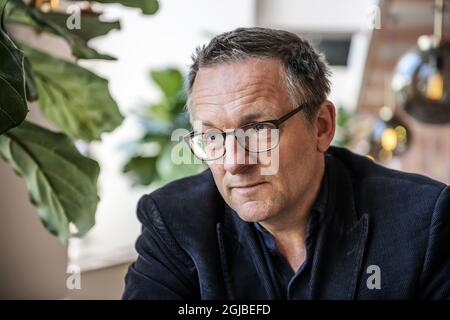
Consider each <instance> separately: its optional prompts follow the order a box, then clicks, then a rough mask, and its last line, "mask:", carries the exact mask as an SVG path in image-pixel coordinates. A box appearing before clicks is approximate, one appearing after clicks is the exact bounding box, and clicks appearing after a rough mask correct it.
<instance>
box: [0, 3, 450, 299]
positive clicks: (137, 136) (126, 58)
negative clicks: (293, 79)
mask: <svg viewBox="0 0 450 320" xmlns="http://www.w3.org/2000/svg"><path fill="white" fill-rule="evenodd" d="M120 2H121V1H97V2H93V1H90V2H88V1H23V3H24V5H25V6H30V7H32V8H33V10H35V11H33V12H36V11H37V12H38V13H41V15H40V16H38V15H33V13H31V17H32V19H36V20H34V21H35V22H33V23H34V25H33V23H31V22H30V21H29V20H27V19H26V16H24V15H20V13H21V12H22V13H23V12H24V13H27V14H28V13H30V11H29V10H28V11H27V9H26V8H24V7H20V6H19V5H18V6H17V8H16V9H15V10H13V9H11V10H10V11H9V12H8V14H7V15H6V18H5V22H6V29H7V31H8V34H9V35H10V36H11V38H13V39H14V41H16V42H20V43H25V44H26V46H30V47H31V48H33V49H27V48H28V47H23V48H24V49H23V50H24V51H25V53H26V56H27V58H28V59H29V61H30V62H31V69H32V71H33V72H34V74H35V78H36V80H37V81H36V82H37V89H38V90H37V91H38V93H39V99H38V100H36V101H35V102H31V103H29V104H28V108H29V110H30V112H29V114H28V116H27V120H30V121H32V122H34V123H36V124H39V125H40V126H42V127H44V128H48V129H51V130H60V131H61V132H63V133H65V134H67V136H68V137H70V138H71V141H73V142H74V144H75V146H76V148H77V150H78V151H79V152H80V153H81V154H83V155H84V156H85V157H89V158H91V159H93V160H95V161H96V162H97V163H98V164H99V167H100V173H99V176H98V182H97V187H98V195H99V197H100V200H99V202H98V204H97V206H96V207H95V206H94V212H93V214H95V224H93V223H92V225H93V226H92V228H89V230H88V231H87V232H86V233H85V234H84V235H83V237H81V238H76V237H75V238H74V237H72V238H70V239H69V240H68V241H65V239H62V236H61V233H58V232H59V231H58V230H56V231H55V230H50V232H49V230H47V229H51V228H50V227H49V225H48V224H45V223H44V224H43V223H41V219H40V215H38V214H37V210H36V208H35V207H34V206H33V204H32V203H31V202H30V200H29V193H30V190H29V189H30V187H29V185H28V184H26V183H25V181H24V179H22V178H21V177H19V176H17V175H16V174H15V173H14V170H13V168H12V166H10V165H9V164H8V162H6V161H0V181H1V183H0V257H1V258H0V299H119V298H120V297H121V293H122V290H123V286H124V282H123V278H124V276H125V273H126V270H127V268H128V266H129V264H130V263H131V262H132V261H133V260H134V259H135V258H136V253H135V250H134V242H135V240H136V237H137V236H138V235H139V232H140V224H139V222H138V221H137V219H136V204H137V201H138V199H139V198H140V197H141V196H142V195H143V194H145V193H149V192H151V191H152V190H154V189H155V188H157V187H158V186H161V185H162V184H164V183H166V182H168V181H171V180H174V179H177V178H180V177H183V176H186V175H190V174H194V173H196V172H199V171H201V170H202V169H203V168H204V167H203V166H202V165H177V164H174V163H172V162H171V160H170V154H171V150H172V147H173V146H174V143H175V142H173V141H171V137H170V134H171V132H172V131H173V130H174V129H175V128H185V129H189V124H188V121H187V119H186V117H185V115H184V113H183V107H184V104H185V98H184V96H183V94H182V86H183V81H184V75H185V72H186V70H187V67H188V65H189V64H190V57H191V54H192V53H193V51H194V49H195V47H196V46H198V45H201V44H204V43H207V42H208V41H209V40H210V39H211V38H212V37H214V36H215V35H217V34H219V33H222V32H224V31H229V30H231V29H234V28H236V27H249V26H261V27H270V28H279V29H284V30H288V31H291V32H294V33H296V34H298V35H300V36H301V37H304V38H306V39H308V40H310V42H311V43H312V44H313V45H314V46H315V47H316V48H317V49H319V50H320V51H322V52H323V53H324V55H325V57H326V59H327V61H328V62H329V64H330V65H331V69H332V73H333V76H332V93H331V96H330V100H332V101H333V102H334V103H335V105H336V106H337V107H338V119H337V122H338V128H337V134H336V137H335V140H334V142H333V143H334V144H335V145H339V146H345V147H348V148H350V149H351V150H353V151H355V152H357V153H360V154H363V155H366V156H368V157H370V158H372V159H373V160H374V161H377V162H379V163H381V164H382V165H385V166H387V167H391V168H395V169H399V170H403V171H408V172H415V173H419V174H424V175H428V176H430V177H432V178H434V179H437V180H440V181H442V182H444V183H447V184H448V183H449V182H450V165H449V164H450V111H449V110H450V47H449V44H448V43H449V41H450V10H449V9H448V8H449V7H450V1H447V2H448V3H446V1H432V0H380V1H374V0H341V1H333V0H316V1H314V2H312V1H306V0H276V1H275V0H228V1H207V0H159V1H158V2H156V1H149V2H148V4H149V6H148V7H145V6H143V5H123V4H125V1H122V2H123V4H120ZM143 2H146V1H143ZM131 3H134V2H133V1H131ZM73 6H78V9H76V8H74V7H73ZM21 10H22V11H21ZM77 10H78V11H77ZM74 12H75V16H76V12H79V18H80V20H79V22H80V26H81V29H79V30H78V31H77V30H76V29H75V30H71V29H70V28H69V30H70V32H72V33H73V32H75V31H77V32H79V34H77V35H76V36H77V37H79V38H75V37H74V38H70V39H76V40H77V41H78V40H79V39H82V40H84V44H83V45H86V48H90V49H92V50H94V51H95V52H94V53H93V51H88V50H87V49H86V48H84V47H83V49H86V50H85V51H83V54H85V56H80V54H79V55H77V54H76V51H74V48H75V46H74V45H73V43H71V42H70V41H68V40H67V37H66V38H64V37H62V36H61V34H62V33H59V34H55V32H50V31H49V28H51V27H52V26H53V25H52V24H49V25H47V26H42V25H41V26H38V27H36V25H35V24H36V21H37V23H38V24H39V21H40V20H39V19H41V18H40V17H41V16H43V17H44V18H45V19H50V20H51V21H58V20H57V19H58V17H60V18H61V15H60V16H58V14H59V13H63V14H66V15H67V16H64V15H63V17H64V19H66V18H67V17H68V16H70V15H71V14H73V13H74ZM36 17H38V18H36ZM41 20H42V19H41ZM41 22H42V21H41ZM42 23H44V22H42ZM119 24H120V28H119ZM55 30H58V29H57V28H55ZM82 32H84V33H82ZM87 33H91V34H89V35H87ZM76 45H78V42H76ZM21 48H22V47H21ZM27 50H28V51H27ZM30 50H31V51H30ZM32 50H39V52H43V53H45V54H49V55H51V56H52V57H55V59H58V61H60V60H63V61H68V62H71V63H72V64H73V65H75V66H78V67H80V68H82V70H89V71H91V72H92V73H93V74H95V75H97V76H99V77H100V78H103V79H106V80H107V81H108V82H107V86H105V87H101V86H98V87H94V85H92V83H93V82H92V83H91V82H89V81H88V82H86V83H84V84H80V83H81V80H80V79H82V78H83V77H84V75H82V74H81V73H80V74H75V71H73V72H74V73H73V74H75V75H74V76H73V77H72V76H71V75H70V72H72V71H71V70H69V69H68V67H67V65H64V64H61V63H59V64H58V63H57V61H56V60H52V59H54V58H49V57H48V56H39V55H38V54H37V53H36V52H34V51H32ZM100 53H101V54H105V55H108V56H111V57H115V58H116V60H111V59H109V58H107V57H105V56H103V57H99V56H98V55H99V54H100ZM89 54H92V55H94V57H90V58H89V57H88V55H89ZM50 62H51V63H53V65H52V64H50ZM57 66H65V68H66V69H64V68H62V67H61V68H62V69H61V70H62V71H61V72H63V73H62V74H63V75H67V77H66V76H62V77H60V78H57V76H58V74H57V72H58V70H59V69H58V67H57ZM45 72H47V77H48V78H45V77H44V75H45ZM41 74H43V75H42V76H41ZM52 79H53V84H52V85H53V86H55V87H58V86H57V85H58V84H59V85H61V86H62V87H64V86H66V85H67V88H68V89H67V90H72V89H71V88H75V86H76V88H77V90H78V91H77V97H78V98H74V99H79V100H78V103H80V104H81V105H83V104H89V103H90V102H89V101H97V103H98V101H104V100H101V99H100V98H101V97H100V96H101V95H103V96H105V91H106V93H107V94H108V96H107V97H108V99H109V95H110V98H111V99H112V100H111V101H113V102H114V104H115V105H116V108H117V114H116V115H114V117H115V119H117V121H115V123H114V124H111V125H110V126H109V127H108V128H107V129H104V130H102V131H101V132H100V133H99V134H97V135H96V136H95V137H92V138H91V137H87V138H86V137H84V136H83V135H82V134H81V135H80V134H79V135H77V133H76V132H75V130H73V131H70V130H69V129H68V126H66V125H64V121H62V120H61V118H62V117H56V116H54V113H52V112H49V108H50V107H49V106H48V105H49V101H50V100H51V99H52V97H53V98H54V97H55V92H58V91H53V93H52V92H50V89H48V88H49V87H48V86H50V83H52ZM96 79H97V78H96ZM78 81H79V82H78ZM69 82H70V83H71V85H73V86H69ZM73 82H76V84H73ZM46 88H47V90H48V91H49V92H45V90H46ZM55 90H56V89H55ZM74 90H75V89H74ZM108 91H109V92H108ZM47 95H48V96H47ZM52 95H53V96H52ZM84 95H85V96H84ZM97 96H98V97H97ZM63 97H64V95H63ZM80 97H84V99H85V100H81V98H80ZM61 99H63V98H61ZM55 101H62V100H57V99H56V98H55ZM67 101H68V102H67V103H68V105H69V102H70V101H71V100H70V99H69V98H67ZM69 107H70V105H69ZM69 107H68V108H69ZM93 108H95V106H93ZM108 112H111V111H108ZM105 114H106V113H105ZM112 117H113V115H111V114H108V115H105V116H104V118H100V120H99V123H100V124H98V126H100V125H103V124H105V123H108V121H109V122H112V120H111V118H112ZM86 121H87V120H86ZM80 130H82V129H80ZM4 155H5V154H4ZM10 162H11V161H10ZM41 218H42V215H41ZM44 220H45V219H44ZM46 227H47V228H46ZM69 227H70V228H76V227H79V225H76V226H74V225H73V224H69ZM55 235H57V237H55ZM58 238H59V239H58Z"/></svg>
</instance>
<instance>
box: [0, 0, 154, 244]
mask: <svg viewBox="0 0 450 320" xmlns="http://www.w3.org/2000/svg"><path fill="white" fill-rule="evenodd" d="M57 3H58V2H57V1H50V0H0V156H1V157H2V158H3V159H4V160H5V161H7V162H8V163H9V164H10V165H11V166H12V168H13V169H14V171H15V172H16V173H17V174H18V175H20V176H21V177H22V178H23V179H24V181H25V184H26V186H27V189H28V194H29V197H30V200H31V202H32V203H33V204H34V205H35V206H36V208H37V213H38V215H39V217H40V219H41V221H42V223H43V224H44V226H45V227H46V228H47V229H48V231H49V232H50V233H52V234H54V235H55V236H56V237H57V238H58V239H59V240H60V241H61V242H62V243H65V242H66V241H67V239H69V238H70V237H72V236H78V237H81V236H83V235H84V234H86V232H88V231H89V230H90V229H91V228H92V226H93V225H94V223H95V212H96V208H97V204H98V201H99V197H98V195H97V193H98V190H97V179H98V175H99V172H100V167H99V165H98V163H97V162H96V161H95V160H93V159H90V158H89V157H87V156H86V155H83V154H81V153H80V152H79V150H78V149H77V148H76V142H77V141H79V140H82V141H85V142H87V143H89V142H91V141H98V140H101V135H102V134H103V133H105V132H111V131H113V130H114V129H115V128H117V127H118V126H119V125H120V124H121V123H122V120H123V116H122V115H121V113H120V112H119V108H118V106H117V104H116V102H115V101H114V99H113V98H112V96H111V94H110V92H109V88H108V81H107V80H106V79H104V78H102V77H100V76H98V75H96V74H95V73H94V72H91V71H89V70H87V69H85V68H83V67H81V66H80V65H79V64H78V60H79V59H102V60H114V59H115V58H114V57H112V56H110V55H108V54H105V53H99V52H97V51H96V50H95V49H93V48H91V47H90V46H89V44H88V41H89V40H91V39H93V38H96V37H99V36H104V35H106V34H107V33H108V32H109V31H111V30H114V29H120V23H119V21H102V20H101V19H100V16H101V14H102V12H101V11H99V9H94V6H93V4H95V3H102V4H104V5H105V6H107V5H108V4H113V3H115V4H121V5H123V6H128V7H133V8H138V9H140V10H141V12H142V13H143V14H146V15H150V14H154V13H155V12H156V11H157V10H158V6H159V5H158V2H157V0H136V1H125V0H117V1H114V0H97V1H70V4H71V5H76V6H77V7H78V8H80V11H79V13H80V17H79V18H80V24H81V26H80V28H68V26H67V25H68V20H69V19H70V18H71V17H72V15H71V14H70V13H69V12H64V11H63V10H62V9H59V8H58V5H57ZM100 8H101V7H100ZM100 10H101V9H100ZM9 25H21V26H23V27H25V28H31V29H32V30H34V32H36V33H48V34H52V35H54V36H57V37H60V38H61V39H63V40H64V41H65V42H66V43H67V45H68V47H69V48H70V50H71V53H72V56H73V58H74V59H72V61H68V60H64V59H61V58H57V57H55V56H53V55H52V54H51V53H48V52H43V51H41V50H39V49H37V48H34V47H32V46H31V45H30V44H27V43H19V42H18V41H16V40H15V39H14V37H12V36H11V34H9V33H8V32H7V28H6V26H9ZM74 60H75V62H74ZM33 101H36V102H37V105H38V107H39V108H40V110H41V112H42V113H43V115H44V116H46V117H47V119H48V120H49V121H50V122H52V123H53V124H54V125H55V126H56V127H57V128H58V129H59V132H55V131H52V130H49V129H46V128H44V127H41V126H39V125H37V124H34V123H31V122H30V121H28V120H26V117H27V113H28V106H27V105H28V102H33Z"/></svg>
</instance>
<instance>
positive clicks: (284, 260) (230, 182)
mask: <svg viewBox="0 0 450 320" xmlns="http://www.w3.org/2000/svg"><path fill="white" fill-rule="evenodd" d="M188 80H189V81H188V94H189V99H188V101H189V103H188V108H189V113H190V117H191V121H192V123H193V127H194V132H193V133H192V134H190V135H189V136H187V137H186V141H188V142H189V143H190V145H191V148H192V151H193V152H194V153H195V155H196V156H197V157H199V158H201V159H202V160H204V161H205V162H206V163H207V164H208V166H209V169H208V170H206V171H205V172H203V173H201V174H199V175H197V176H194V177H189V178H185V179H182V180H179V181H176V182H173V183H170V184H168V185H167V186H165V187H163V188H161V189H159V190H157V191H155V192H153V193H151V194H150V195H146V196H144V197H143V198H142V199H141V200H140V202H139V205H138V217H139V219H140V221H141V222H142V224H143V228H142V234H141V235H140V237H139V239H138V240H137V243H136V249H137V251H138V253H139V257H138V259H137V261H136V262H135V263H134V264H133V265H132V266H131V267H130V269H129V271H128V274H127V276H126V288H125V292H124V296H123V297H124V298H125V299H410V298H424V299H445V298H448V297H449V296H450V282H449V281H450V280H449V279H450V274H449V272H450V245H449V243H450V241H449V240H450V238H449V235H450V231H449V228H450V222H449V220H450V189H449V187H448V186H446V185H445V184H443V183H440V182H437V181H433V180H431V179H429V178H426V177H423V176H419V175H415V174H407V173H402V172H398V171H394V170H389V169H386V168H383V167H381V166H379V165H377V164H376V163H374V162H372V161H371V160H369V159H368V158H365V157H362V156H358V155H355V154H353V153H351V152H349V151H347V150H345V149H340V148H335V147H330V143H331V140H332V138H333V136H334V131H335V108H334V106H333V104H332V103H331V102H330V101H328V100H327V95H328V93H329V91H330V82H329V71H328V67H327V65H326V63H325V62H324V61H323V59H322V57H321V56H320V55H319V54H318V53H317V52H315V51H314V50H313V49H312V48H311V46H310V45H309V44H308V43H307V42H306V41H304V40H302V39H300V38H299V37H297V36H296V35H294V34H292V33H289V32H285V31H279V30H271V29H263V28H240V29H236V30H234V31H231V32H228V33H224V34H221V35H219V36H217V37H215V38H214V39H213V40H211V42H210V43H209V44H208V45H207V46H204V47H202V48H199V49H197V52H196V54H195V55H194V57H193V64H192V66H191V69H190V74H189V79H188ZM272 133H275V134H274V135H272ZM252 139H253V142H254V143H253V144H251V143H250V142H248V141H250V140H252ZM255 139H256V140H255ZM255 141H256V142H255ZM274 155H276V156H274ZM264 157H267V158H268V159H269V160H270V161H263V158H264ZM242 159H243V160H244V161H239V160H242ZM265 160H267V159H265ZM275 162H276V163H275ZM273 163H275V165H273ZM270 165H273V166H272V169H273V170H272V171H271V172H269V174H267V172H263V171H264V169H267V168H268V166H270Z"/></svg>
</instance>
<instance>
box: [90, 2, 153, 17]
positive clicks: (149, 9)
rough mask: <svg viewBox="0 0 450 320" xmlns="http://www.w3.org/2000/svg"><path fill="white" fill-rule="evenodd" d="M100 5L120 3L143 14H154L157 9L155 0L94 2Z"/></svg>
mask: <svg viewBox="0 0 450 320" xmlns="http://www.w3.org/2000/svg"><path fill="white" fill-rule="evenodd" d="M95 1H96V2H100V3H120V4H121V5H124V6H127V7H133V8H139V9H141V10H142V13H143V14H147V15H150V14H155V13H156V11H158V9H159V3H158V1H157V0H95Z"/></svg>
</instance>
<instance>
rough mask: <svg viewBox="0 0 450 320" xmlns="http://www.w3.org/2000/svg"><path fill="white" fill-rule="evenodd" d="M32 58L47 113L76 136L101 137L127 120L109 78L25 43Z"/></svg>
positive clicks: (43, 108) (40, 94)
mask: <svg viewBox="0 0 450 320" xmlns="http://www.w3.org/2000/svg"><path fill="white" fill-rule="evenodd" d="M21 47H22V49H23V51H24V53H25V55H26V56H27V58H28V59H29V60H30V63H31V66H32V68H33V73H34V76H35V80H36V85H37V88H38V92H39V106H40V108H41V109H42V111H43V112H44V114H45V115H46V116H47V118H49V119H50V120H51V121H53V122H54V123H55V124H56V125H57V126H58V127H59V128H60V129H61V130H62V131H63V132H64V133H66V134H67V135H69V136H70V137H71V138H73V139H83V140H85V141H92V140H100V137H101V134H102V133H103V132H110V131H112V130H114V129H115V128H117V127H118V126H119V125H120V124H121V123H122V120H123V117H122V115H121V114H120V112H119V109H118V107H117V104H116V102H115V101H114V100H113V98H112V97H111V95H110V93H109V90H108V81H107V80H106V79H103V78H101V77H99V76H97V75H96V74H94V73H92V72H90V71H89V70H86V69H84V68H82V67H80V66H78V65H76V64H73V63H70V62H68V61H64V60H61V59H58V58H55V57H53V56H50V55H48V54H46V53H44V52H41V51H39V50H36V49H33V48H31V47H28V46H26V45H23V44H21Z"/></svg>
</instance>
